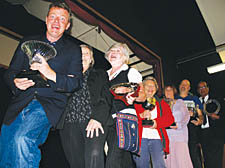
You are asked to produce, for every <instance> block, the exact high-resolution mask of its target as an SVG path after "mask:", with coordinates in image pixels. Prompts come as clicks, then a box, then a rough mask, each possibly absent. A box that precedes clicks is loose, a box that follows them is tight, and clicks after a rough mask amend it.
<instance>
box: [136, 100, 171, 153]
mask: <svg viewBox="0 0 225 168" xmlns="http://www.w3.org/2000/svg"><path fill="white" fill-rule="evenodd" d="M134 106H135V109H136V112H137V116H138V131H139V142H140V146H141V139H142V131H143V126H142V120H143V119H144V118H141V116H140V114H141V113H143V112H144V111H145V109H144V108H143V107H142V104H135V105H134ZM156 108H157V118H156V119H154V120H155V121H156V123H157V128H156V129H157V131H158V133H159V136H160V139H161V141H162V144H163V150H164V152H165V153H166V154H168V153H169V138H168V135H167V132H166V129H165V128H166V127H169V126H170V125H171V124H172V123H173V122H174V117H173V115H172V111H171V109H170V107H169V105H168V104H167V103H166V102H165V101H164V100H163V99H162V100H161V108H162V115H160V105H159V102H158V101H157V102H156ZM149 129H151V128H149Z"/></svg>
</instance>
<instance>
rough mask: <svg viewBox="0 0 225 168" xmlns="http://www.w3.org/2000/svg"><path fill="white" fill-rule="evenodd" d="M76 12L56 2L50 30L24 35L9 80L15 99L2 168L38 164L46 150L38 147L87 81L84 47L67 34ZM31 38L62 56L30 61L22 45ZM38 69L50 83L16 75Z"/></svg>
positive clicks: (0, 143) (0, 142)
mask: <svg viewBox="0 0 225 168" xmlns="http://www.w3.org/2000/svg"><path fill="white" fill-rule="evenodd" d="M70 16H71V12H70V9H69V7H68V6H67V5H66V4H65V3H59V2H56V3H53V4H51V5H50V7H49V12H48V15H47V17H46V26H47V32H46V34H45V35H42V36H33V37H28V38H24V39H23V40H22V41H21V43H20V44H19V46H18V47H17V49H16V52H15V54H14V56H13V59H12V61H11V63H10V66H9V69H8V70H7V72H6V73H5V81H6V83H7V84H8V86H9V87H10V88H11V91H12V93H13V98H12V101H11V104H10V106H9V108H8V110H7V112H6V116H5V119H4V124H3V126H2V128H1V136H0V167H4V168H6V167H8V168H9V167H10V168H22V167H32V168H38V167H39V162H40V159H41V153H40V150H39V148H38V146H39V145H41V144H43V143H44V142H45V140H46V138H47V136H48V133H49V129H50V128H51V127H55V126H56V124H57V122H58V120H59V118H60V116H61V115H62V113H63V110H64V107H65V105H66V102H67V95H66V93H68V92H73V91H74V90H76V89H78V88H80V86H81V81H82V61H81V50H80V47H79V46H77V45H76V44H75V43H74V42H72V41H71V40H69V39H67V38H66V37H64V36H63V33H64V31H65V30H67V29H68V28H69V26H70ZM30 40H35V41H41V42H44V43H48V44H50V45H52V46H53V47H54V48H55V50H56V52H57V55H56V56H55V57H54V58H52V59H50V60H48V62H47V61H46V60H45V59H44V58H43V57H41V56H38V57H39V58H40V60H41V63H37V62H36V63H33V64H31V65H30V64H29V60H28V57H27V56H26V55H25V53H24V52H23V51H22V49H21V45H22V44H23V43H24V42H26V41H30ZM29 69H32V70H37V71H39V72H40V73H41V75H42V76H43V77H44V79H45V80H46V82H47V86H46V87H38V86H37V85H35V84H36V83H35V81H33V80H31V79H28V78H17V77H16V76H17V74H18V73H20V72H21V71H24V70H26V71H27V70H29Z"/></svg>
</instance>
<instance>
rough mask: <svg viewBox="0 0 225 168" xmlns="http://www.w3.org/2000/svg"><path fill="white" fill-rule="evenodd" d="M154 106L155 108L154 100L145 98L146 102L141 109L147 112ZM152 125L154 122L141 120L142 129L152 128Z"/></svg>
mask: <svg viewBox="0 0 225 168" xmlns="http://www.w3.org/2000/svg"><path fill="white" fill-rule="evenodd" d="M155 106H156V99H155V98H154V97H153V98H147V100H146V102H145V103H144V104H143V108H144V109H145V110H149V111H152V110H153V109H154V108H155ZM153 125H154V122H153V120H151V119H150V118H145V119H144V120H142V126H143V127H152V126H153Z"/></svg>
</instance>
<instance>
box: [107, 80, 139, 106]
mask: <svg viewBox="0 0 225 168" xmlns="http://www.w3.org/2000/svg"><path fill="white" fill-rule="evenodd" d="M119 87H126V88H127V90H128V92H126V93H116V92H115V90H116V89H117V88H119ZM139 90H140V85H139V84H137V83H133V82H128V83H119V84H116V85H113V86H112V87H111V88H110V92H111V93H112V94H113V96H114V98H115V99H118V100H122V101H123V102H124V103H125V104H126V105H127V106H128V105H129V104H128V103H127V100H126V96H127V94H128V93H130V92H134V93H133V94H132V95H131V96H132V97H138V92H139Z"/></svg>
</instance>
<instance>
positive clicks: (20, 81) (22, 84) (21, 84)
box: [14, 78, 35, 90]
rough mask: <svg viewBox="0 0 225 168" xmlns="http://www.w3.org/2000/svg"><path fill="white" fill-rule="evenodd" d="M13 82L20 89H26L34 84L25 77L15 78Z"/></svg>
mask: <svg viewBox="0 0 225 168" xmlns="http://www.w3.org/2000/svg"><path fill="white" fill-rule="evenodd" d="M14 83H15V85H16V87H17V88H19V89H20V90H26V89H27V88H29V87H31V86H33V85H34V84H35V83H34V82H33V81H32V80H28V79H27V78H15V79H14Z"/></svg>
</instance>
